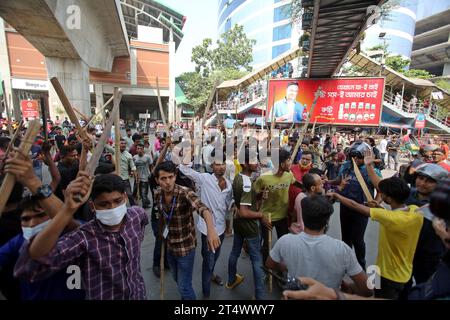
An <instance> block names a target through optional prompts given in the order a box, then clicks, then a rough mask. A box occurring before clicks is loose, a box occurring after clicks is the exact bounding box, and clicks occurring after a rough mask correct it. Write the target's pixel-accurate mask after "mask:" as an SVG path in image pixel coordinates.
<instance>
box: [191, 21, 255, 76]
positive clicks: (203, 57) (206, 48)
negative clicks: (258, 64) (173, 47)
mask: <svg viewBox="0 0 450 320" xmlns="http://www.w3.org/2000/svg"><path fill="white" fill-rule="evenodd" d="M255 44H256V40H253V39H249V38H247V35H246V34H245V32H244V27H243V26H240V25H234V26H233V28H231V29H230V30H228V31H227V32H225V33H223V34H222V35H221V36H220V39H219V40H217V42H216V47H215V48H213V47H212V40H211V39H209V38H207V39H204V40H203V42H202V44H201V45H198V46H196V47H194V48H193V49H192V57H191V60H192V62H194V63H195V64H196V66H195V71H196V72H199V73H201V74H202V75H203V76H204V77H208V76H209V75H210V74H211V73H212V72H213V71H215V70H219V69H235V70H241V69H245V70H247V71H251V70H252V68H251V66H250V63H251V62H252V61H253V57H252V49H253V46H254V45H255Z"/></svg>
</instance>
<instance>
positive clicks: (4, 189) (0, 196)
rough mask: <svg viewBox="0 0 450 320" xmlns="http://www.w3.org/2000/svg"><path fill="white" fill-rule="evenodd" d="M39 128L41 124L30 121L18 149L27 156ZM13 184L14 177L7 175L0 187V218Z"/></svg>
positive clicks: (36, 121) (37, 121)
mask: <svg viewBox="0 0 450 320" xmlns="http://www.w3.org/2000/svg"><path fill="white" fill-rule="evenodd" d="M40 127H41V124H40V122H39V120H33V121H30V123H29V126H28V129H27V132H26V133H25V137H24V139H23V140H22V143H21V144H20V147H19V148H20V149H21V150H22V152H23V153H25V154H28V152H30V149H31V146H32V145H33V143H34V140H35V138H36V136H37V134H38V132H39V129H40ZM5 160H6V159H5ZM15 183H16V177H15V176H14V175H12V174H9V173H7V174H6V175H5V178H4V179H3V182H2V185H1V187H0V216H1V214H2V213H3V210H4V209H5V205H6V202H7V201H8V198H9V196H10V194H11V191H12V189H13V188H14V184H15Z"/></svg>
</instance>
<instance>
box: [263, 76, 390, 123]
mask: <svg viewBox="0 0 450 320" xmlns="http://www.w3.org/2000/svg"><path fill="white" fill-rule="evenodd" d="M319 86H320V87H322V91H323V93H324V96H323V97H319V99H318V100H317V104H316V106H315V108H314V112H313V114H312V117H311V123H313V122H314V121H316V122H317V123H332V124H338V125H357V126H364V125H366V126H378V124H379V122H380V118H381V110H382V104H383V93H384V92H383V91H384V78H341V79H303V80H297V79H275V80H270V81H269V92H268V99H267V101H268V112H267V114H268V118H267V121H269V122H270V121H271V118H272V110H274V113H275V114H274V118H275V121H276V122H279V123H292V122H303V121H305V119H306V117H307V113H308V112H309V110H310V109H311V105H312V103H313V100H314V93H315V92H316V91H317V89H318V87H319Z"/></svg>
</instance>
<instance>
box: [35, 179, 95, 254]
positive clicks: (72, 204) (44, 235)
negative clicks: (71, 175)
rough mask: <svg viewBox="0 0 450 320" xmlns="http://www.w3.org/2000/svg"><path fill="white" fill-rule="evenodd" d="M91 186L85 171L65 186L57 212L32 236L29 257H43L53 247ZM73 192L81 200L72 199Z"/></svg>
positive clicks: (83, 201)
mask: <svg viewBox="0 0 450 320" xmlns="http://www.w3.org/2000/svg"><path fill="white" fill-rule="evenodd" d="M91 187H92V179H91V178H90V177H89V176H88V175H87V173H85V172H81V174H79V176H78V178H76V179H75V180H73V181H72V182H71V183H70V184H69V185H68V186H67V189H66V190H65V202H64V205H63V206H62V207H61V208H60V210H59V212H58V214H57V215H56V216H55V217H54V218H53V219H52V220H51V222H50V224H48V225H47V227H46V228H45V229H44V230H42V232H40V233H39V234H38V235H37V236H36V237H35V238H32V242H31V244H30V247H29V252H28V253H29V255H30V257H31V258H33V259H38V258H40V257H43V256H45V255H47V254H48V253H49V252H50V251H51V250H52V249H53V248H54V247H55V245H56V243H57V241H58V238H59V236H60V235H61V233H62V232H63V231H64V229H65V228H66V227H67V226H68V225H69V223H70V222H71V221H72V220H73V215H74V213H75V212H76V211H77V210H78V208H79V207H80V206H81V205H82V204H83V203H85V202H86V201H87V199H88V198H89V196H90V193H91ZM75 194H80V195H81V197H82V201H81V202H76V201H75V200H74V199H73V198H74V195H75Z"/></svg>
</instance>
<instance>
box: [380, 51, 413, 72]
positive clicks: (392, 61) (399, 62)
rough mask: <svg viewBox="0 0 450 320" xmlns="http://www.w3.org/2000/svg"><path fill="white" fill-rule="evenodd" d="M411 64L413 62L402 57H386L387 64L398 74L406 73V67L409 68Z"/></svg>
mask: <svg viewBox="0 0 450 320" xmlns="http://www.w3.org/2000/svg"><path fill="white" fill-rule="evenodd" d="M410 63H411V61H410V60H409V59H405V58H403V57H402V56H401V55H396V56H388V57H386V62H385V64H386V65H387V66H388V67H390V68H391V69H394V70H395V71H397V72H404V71H405V70H406V67H408V66H409V64H410Z"/></svg>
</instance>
